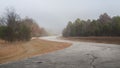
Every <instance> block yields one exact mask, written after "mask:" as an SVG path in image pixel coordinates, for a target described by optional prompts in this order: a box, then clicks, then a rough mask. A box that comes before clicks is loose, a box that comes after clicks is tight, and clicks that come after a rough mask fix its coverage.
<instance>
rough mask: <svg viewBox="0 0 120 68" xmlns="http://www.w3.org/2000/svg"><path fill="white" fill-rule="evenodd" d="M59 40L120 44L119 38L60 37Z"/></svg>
mask: <svg viewBox="0 0 120 68" xmlns="http://www.w3.org/2000/svg"><path fill="white" fill-rule="evenodd" d="M61 39H65V40H72V41H82V42H96V43H109V44H120V37H61Z"/></svg>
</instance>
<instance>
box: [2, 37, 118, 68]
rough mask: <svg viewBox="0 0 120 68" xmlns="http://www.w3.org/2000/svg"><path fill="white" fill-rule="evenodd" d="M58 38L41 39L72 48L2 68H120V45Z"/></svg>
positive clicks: (6, 64)
mask: <svg viewBox="0 0 120 68" xmlns="http://www.w3.org/2000/svg"><path fill="white" fill-rule="evenodd" d="M57 37H58V36H48V37H41V39H44V40H49V41H58V42H69V43H72V46H70V47H68V48H66V49H63V50H59V51H56V52H52V53H48V54H44V55H40V56H36V57H33V58H29V59H26V60H21V61H17V62H11V63H5V64H1V65H0V68H120V45H115V44H103V43H91V42H74V41H68V40H60V39H57Z"/></svg>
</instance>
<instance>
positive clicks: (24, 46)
mask: <svg viewBox="0 0 120 68" xmlns="http://www.w3.org/2000/svg"><path fill="white" fill-rule="evenodd" d="M68 46H70V44H69V43H61V42H52V41H46V40H41V39H34V40H31V41H29V42H15V43H6V42H4V41H1V40H0V63H5V62H10V61H16V60H20V59H24V58H29V57H32V56H35V55H40V54H45V53H48V52H52V51H55V50H60V49H63V48H66V47H68Z"/></svg>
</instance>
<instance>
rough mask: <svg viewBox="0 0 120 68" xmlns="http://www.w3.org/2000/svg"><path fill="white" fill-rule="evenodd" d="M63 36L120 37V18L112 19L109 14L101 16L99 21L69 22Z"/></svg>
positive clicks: (78, 20)
mask: <svg viewBox="0 0 120 68" xmlns="http://www.w3.org/2000/svg"><path fill="white" fill-rule="evenodd" d="M62 34H63V36H64V37H69V36H72V37H74V36H120V16H114V17H110V16H109V15H108V14H107V13H104V14H101V15H100V16H99V18H98V19H97V20H90V19H88V20H87V21H85V20H80V19H79V18H78V19H76V20H75V22H71V21H69V23H68V25H67V26H66V28H65V29H64V30H63V33H62Z"/></svg>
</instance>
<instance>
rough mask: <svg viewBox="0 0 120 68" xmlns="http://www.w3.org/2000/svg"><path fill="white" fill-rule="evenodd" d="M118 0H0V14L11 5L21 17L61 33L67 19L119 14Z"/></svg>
mask: <svg viewBox="0 0 120 68" xmlns="http://www.w3.org/2000/svg"><path fill="white" fill-rule="evenodd" d="M119 3H120V0H9V1H8V0H1V1H0V15H2V14H3V12H4V11H5V9H6V8H9V7H13V8H15V10H16V12H17V13H18V14H20V16H21V17H23V18H24V17H26V16H28V17H30V18H33V19H34V20H35V21H36V22H37V23H38V24H39V25H40V26H41V27H44V28H45V29H46V30H48V31H49V32H51V33H55V34H58V33H61V31H62V30H63V28H64V27H65V26H66V25H67V23H68V21H74V20H75V19H76V18H80V19H83V20H87V19H97V18H98V17H99V15H100V14H102V13H105V12H106V13H108V14H109V15H110V16H116V15H120V4H119Z"/></svg>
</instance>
